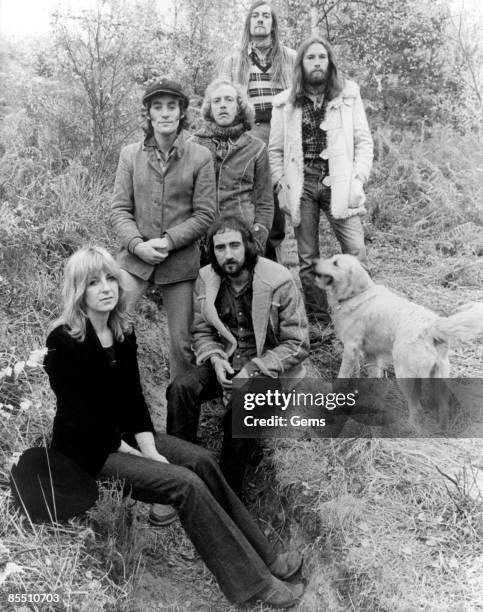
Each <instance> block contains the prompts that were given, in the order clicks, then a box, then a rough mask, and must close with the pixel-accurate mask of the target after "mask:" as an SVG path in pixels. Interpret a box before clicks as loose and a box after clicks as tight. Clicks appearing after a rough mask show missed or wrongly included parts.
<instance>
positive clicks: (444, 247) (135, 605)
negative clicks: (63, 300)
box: [0, 129, 483, 612]
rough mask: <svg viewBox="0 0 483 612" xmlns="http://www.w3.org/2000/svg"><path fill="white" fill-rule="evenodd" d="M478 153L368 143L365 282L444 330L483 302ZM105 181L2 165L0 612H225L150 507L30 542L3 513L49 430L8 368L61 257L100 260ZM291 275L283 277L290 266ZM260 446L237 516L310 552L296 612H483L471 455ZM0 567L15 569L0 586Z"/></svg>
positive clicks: (76, 169) (440, 145)
mask: <svg viewBox="0 0 483 612" xmlns="http://www.w3.org/2000/svg"><path fill="white" fill-rule="evenodd" d="M15 133H16V132H15V130H13V131H12V134H14V135H15ZM482 151H483V150H482V148H481V145H480V144H479V143H477V140H476V137H473V136H471V135H470V136H466V137H465V138H463V137H461V136H458V135H456V134H454V133H452V132H448V131H447V130H444V129H442V130H441V131H440V132H438V131H436V133H435V135H434V138H433V140H431V141H424V142H420V141H419V140H415V139H414V137H412V136H411V135H409V134H405V135H401V136H398V135H395V134H392V135H389V134H388V133H387V132H385V131H384V130H381V131H380V132H379V133H378V134H377V135H376V152H377V161H376V164H375V168H374V171H373V175H372V178H371V183H370V185H369V198H368V205H369V206H370V210H369V215H367V218H366V220H365V223H366V234H367V237H368V241H369V255H370V260H371V265H372V266H373V272H374V275H375V278H376V280H377V281H378V282H382V283H384V284H386V285H387V286H389V287H390V288H391V289H393V290H395V291H399V292H400V293H402V294H404V295H406V296H408V297H410V298H412V299H415V300H416V301H418V302H419V303H422V304H424V305H426V306H428V307H431V308H432V309H434V310H436V311H438V312H441V313H442V314H447V313H450V312H452V311H453V310H454V309H455V307H456V305H457V303H463V302H467V301H471V300H475V299H478V300H481V299H483V292H482V291H481V286H482V285H481V281H482V277H483V267H482V259H481V255H482V245H481V223H482V216H481V206H482V202H481V197H482V196H481V186H480V174H479V172H480V169H481V167H482V164H483V152H482ZM111 179H112V177H110V176H109V177H107V178H106V180H103V181H99V180H98V179H97V180H94V179H93V177H92V176H91V175H90V174H89V173H88V172H86V170H85V169H84V168H83V167H82V166H80V165H79V164H77V163H75V162H71V163H67V162H66V160H65V159H63V158H62V156H61V155H58V154H57V153H56V152H55V151H47V152H46V151H43V150H41V149H39V148H35V147H22V146H18V147H16V148H13V149H12V150H9V152H8V153H6V154H5V155H4V156H3V157H2V159H1V160H0V185H1V187H0V189H1V190H2V192H1V198H0V201H1V202H2V204H0V215H1V217H2V224H1V226H0V243H1V244H2V251H1V255H0V411H1V412H0V437H1V439H2V445H1V448H0V601H1V602H2V603H1V604H0V607H2V606H3V602H4V601H5V599H4V598H5V595H6V594H7V593H8V592H15V591H17V592H23V593H34V592H51V593H59V595H61V597H62V601H63V603H62V604H61V605H60V606H58V607H57V608H55V606H53V607H51V609H53V610H54V609H58V610H90V611H97V610H119V611H122V610H129V611H131V610H136V609H140V610H141V609H143V612H144V611H148V612H149V610H160V609H161V610H170V611H174V610H183V611H184V610H186V609H193V610H197V611H198V610H199V611H201V610H210V611H215V610H219V611H221V610H223V611H227V610H230V609H234V608H230V607H229V605H228V603H227V602H226V600H225V599H224V598H223V596H222V595H221V594H220V592H219V589H218V587H217V586H216V584H215V583H214V581H213V578H212V577H211V576H210V575H209V573H207V571H206V569H205V568H204V567H203V565H202V564H200V563H199V562H198V561H196V558H193V551H192V548H191V545H190V543H189V541H188V540H187V538H186V537H185V536H184V534H183V532H182V530H181V529H180V526H179V525H178V524H175V525H173V526H171V527H169V528H167V529H166V530H163V531H157V532H155V531H153V530H150V529H147V527H146V520H145V519H146V507H143V506H141V505H139V504H137V505H136V506H135V507H134V508H131V507H130V505H129V502H127V501H125V502H121V500H120V498H119V492H118V489H117V488H116V487H109V488H107V489H103V491H102V497H101V500H100V502H99V503H98V505H97V506H96V507H95V508H94V509H93V510H92V512H91V513H90V515H89V516H88V517H86V518H84V519H76V520H74V521H71V522H69V523H68V524H65V525H56V526H53V525H44V526H32V525H30V524H29V523H28V522H27V521H26V520H25V519H24V518H22V517H21V516H20V515H19V514H18V513H17V512H16V511H15V510H14V508H13V507H12V505H11V503H10V499H9V493H8V466H9V463H10V462H11V461H12V458H13V457H14V456H15V454H16V453H20V452H21V451H22V450H24V449H25V448H28V447H29V446H32V445H36V444H40V443H42V441H43V440H44V439H45V438H46V437H48V435H49V432H50V429H51V423H52V418H53V414H54V404H53V398H52V394H51V392H50V390H49V388H48V384H47V381H46V377H45V375H44V373H43V372H42V370H41V368H38V367H32V366H28V365H24V366H23V367H22V368H21V369H20V368H18V366H17V373H15V372H14V368H15V366H16V365H17V364H19V363H22V362H26V361H28V356H29V353H30V351H31V350H32V349H36V348H40V347H42V346H43V343H44V339H45V335H46V329H47V325H48V323H49V321H50V320H52V318H53V316H54V315H55V314H57V312H58V302H59V282H60V275H61V268H62V264H63V261H64V260H65V257H66V256H67V255H69V254H70V253H71V252H72V251H73V250H74V249H75V248H77V246H79V245H80V244H82V243H83V242H85V241H86V240H87V241H91V240H93V241H97V242H100V243H102V244H104V245H106V246H108V247H110V248H113V243H112V236H111V234H110V231H109V229H108V223H107V216H108V204H109V198H110V185H111ZM322 234H323V244H324V249H325V253H327V254H330V253H331V252H333V251H335V250H336V248H337V245H336V244H335V242H334V240H333V238H332V233H331V232H330V230H328V229H327V228H326V227H325V226H324V228H323V229H322ZM289 258H290V261H292V263H295V261H296V256H295V253H294V251H293V249H292V251H291V252H290V253H289ZM152 297H153V299H147V300H144V301H143V303H142V307H141V309H140V312H139V319H138V325H137V329H138V336H139V341H140V342H139V343H140V346H141V350H140V361H141V372H142V378H143V384H144V388H145V391H146V394H147V396H148V401H149V403H150V405H151V406H152V407H153V409H154V417H155V422H156V424H157V426H158V427H162V426H163V425H164V422H165V406H164V403H163V402H164V400H163V399H162V398H161V395H162V390H164V386H165V384H166V366H167V357H166V355H167V345H166V342H167V336H166V326H165V321H164V318H163V316H162V315H160V313H159V312H158V308H157V306H156V302H155V299H154V298H155V296H152ZM340 350H341V347H340V345H339V344H338V342H337V341H335V340H330V342H328V343H326V344H323V345H321V346H319V347H317V348H315V349H314V350H313V351H312V353H311V357H312V360H313V364H314V365H315V367H317V368H318V371H319V374H320V377H321V378H324V379H326V380H330V379H331V378H333V377H334V375H335V374H336V372H337V368H338V365H339V363H340ZM482 358H483V352H482V347H481V344H479V345H478V344H476V343H470V344H465V345H461V346H458V347H457V348H455V350H454V351H453V354H452V357H451V361H452V366H453V375H457V376H468V377H471V376H474V377H476V376H478V375H479V376H481V363H482ZM9 368H11V369H12V371H11V372H10V370H9ZM215 412H216V411H215V410H214V413H215ZM216 418H218V419H219V415H218V416H217V417H216ZM215 420H216V419H215ZM209 427H210V426H208V429H207V435H208V434H209V435H208V438H209V439H210V444H212V445H213V447H214V448H216V444H214V443H213V440H212V439H213V438H214V437H215V435H216V431H215V429H216V428H214V429H213V430H210V429H209ZM269 446H270V452H269V453H268V454H267V460H266V462H265V466H266V470H267V471H266V472H265V471H264V469H265V468H264V469H262V468H261V469H260V470H259V472H258V474H257V475H256V477H255V480H254V486H253V488H252V490H251V494H250V498H251V502H252V504H253V509H254V511H255V512H256V513H257V514H258V516H259V517H260V520H261V524H262V526H263V528H264V530H266V532H267V534H268V535H269V536H270V537H271V538H273V539H274V540H275V541H280V540H281V539H286V538H287V537H289V536H290V535H291V536H292V538H293V542H294V543H296V544H300V545H302V546H303V547H304V548H305V551H306V563H305V568H304V576H305V578H306V580H307V582H308V587H307V592H306V595H305V596H304V600H303V602H302V604H301V606H300V609H301V610H306V611H310V612H312V611H313V612H315V611H317V612H319V611H323V610H328V611H330V612H333V611H337V610H350V609H353V610H368V611H369V610H370V611H371V612H372V611H375V610H391V611H401V612H402V611H409V610H411V611H412V610H417V609H419V610H427V611H430V610H431V611H432V610H434V611H436V610H438V612H439V611H440V610H441V611H444V610H448V611H449V610H451V611H453V610H459V609H461V610H478V609H482V606H481V602H480V601H479V593H481V589H482V585H481V575H482V572H481V569H482V567H481V559H482V558H483V550H482V536H483V533H482V532H483V516H482V513H481V501H482V500H481V469H479V468H478V465H480V466H481V465H482V462H483V457H482V454H481V448H480V447H481V445H480V444H479V441H478V440H472V439H468V440H445V439H436V440H428V441H424V440H417V439H416V440H399V439H398V440H387V439H345V440H333V441H329V440H312V441H278V442H273V443H270V445H269ZM270 453H271V454H270ZM267 463H269V464H270V465H269V466H267ZM7 562H14V563H17V564H18V565H20V566H22V567H23V568H25V569H24V571H23V572H20V573H14V574H11V575H10V576H9V577H8V578H7V579H5V580H4V581H3V582H2V578H1V576H2V574H1V572H2V571H4V570H5V568H6V563H7ZM180 576H181V578H180ZM188 603H189V606H188ZM2 609H3V608H2ZM6 609H7V610H9V608H8V607H7V608H6ZM10 609H11V610H14V609H15V610H17V609H19V610H20V609H21V608H15V607H13V606H11V607H10ZM44 609H48V608H42V610H44ZM253 609H254V610H259V611H261V610H262V609H263V606H258V607H257V608H253Z"/></svg>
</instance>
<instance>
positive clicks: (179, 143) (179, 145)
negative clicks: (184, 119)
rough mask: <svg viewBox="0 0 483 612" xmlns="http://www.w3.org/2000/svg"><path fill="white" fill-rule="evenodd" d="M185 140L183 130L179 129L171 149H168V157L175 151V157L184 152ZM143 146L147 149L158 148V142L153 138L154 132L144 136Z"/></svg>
mask: <svg viewBox="0 0 483 612" xmlns="http://www.w3.org/2000/svg"><path fill="white" fill-rule="evenodd" d="M185 141H186V134H185V131H184V130H181V132H180V133H179V134H178V135H177V136H176V140H175V141H174V142H173V144H172V146H171V149H170V150H169V153H168V157H169V156H170V155H172V154H174V153H176V155H177V157H178V158H180V157H181V156H182V155H183V153H184V147H185ZM144 148H145V149H148V148H152V149H158V144H157V142H156V139H155V138H154V134H151V136H147V137H146V138H145V140H144Z"/></svg>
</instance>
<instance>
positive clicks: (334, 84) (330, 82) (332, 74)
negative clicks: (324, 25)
mask: <svg viewBox="0 0 483 612" xmlns="http://www.w3.org/2000/svg"><path fill="white" fill-rule="evenodd" d="M314 43H319V44H321V45H322V46H323V47H324V48H325V50H326V51H327V56H328V60H329V65H328V67H327V78H326V81H325V96H326V97H327V99H328V100H333V99H334V98H336V97H337V96H338V95H339V94H340V92H341V91H342V90H343V89H344V78H343V76H342V75H339V71H338V69H337V64H336V63H335V57H334V51H333V49H332V47H331V46H330V44H329V43H328V42H327V41H326V40H325V39H324V38H322V37H321V36H312V37H310V38H307V40H304V41H303V43H302V44H301V45H300V47H299V48H298V49H297V56H296V57H295V65H294V69H293V77H292V88H291V91H290V98H289V101H290V102H291V103H292V104H293V105H294V106H301V105H302V100H303V97H304V94H305V87H304V86H305V79H304V67H303V61H304V56H305V53H306V52H307V49H308V48H309V47H310V45H313V44H314Z"/></svg>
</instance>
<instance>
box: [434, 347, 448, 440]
mask: <svg viewBox="0 0 483 612" xmlns="http://www.w3.org/2000/svg"><path fill="white" fill-rule="evenodd" d="M446 354H447V351H446ZM445 357H446V358H445ZM431 376H432V378H431V379H430V380H431V394H432V396H433V398H434V401H435V403H436V405H437V406H438V422H439V426H440V427H441V429H442V430H443V431H444V430H446V429H447V427H448V419H449V408H450V397H451V392H450V390H449V389H448V386H447V384H446V382H445V380H444V379H445V378H449V360H448V358H447V356H443V357H442V358H441V357H440V358H439V359H438V361H437V363H436V365H435V366H434V368H433V370H432V371H431Z"/></svg>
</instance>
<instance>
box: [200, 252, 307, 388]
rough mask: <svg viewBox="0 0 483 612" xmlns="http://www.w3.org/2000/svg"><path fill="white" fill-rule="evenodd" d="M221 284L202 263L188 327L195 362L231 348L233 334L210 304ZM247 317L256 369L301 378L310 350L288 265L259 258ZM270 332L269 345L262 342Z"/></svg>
mask: <svg viewBox="0 0 483 612" xmlns="http://www.w3.org/2000/svg"><path fill="white" fill-rule="evenodd" d="M220 284H221V277H220V276H219V275H218V274H217V273H216V272H215V271H214V269H213V268H212V266H211V265H208V266H205V267H203V268H201V270H200V273H199V276H198V278H197V280H196V285H195V294H194V319H193V325H192V328H191V332H192V341H193V350H194V352H195V355H196V360H197V364H198V365H201V364H202V363H204V362H205V361H206V360H207V359H209V358H210V357H211V355H215V354H219V355H221V356H222V357H223V358H225V359H229V358H230V357H231V355H233V353H234V352H235V350H236V346H237V343H236V339H235V337H234V336H233V334H232V333H231V332H230V330H229V329H228V328H227V327H226V326H225V325H224V324H223V323H222V321H221V320H220V317H219V316H218V313H217V312H216V308H215V300H216V296H217V295H218V291H219V289H220ZM252 322H253V331H254V334H255V341H256V346H257V356H256V357H255V358H254V359H253V363H254V364H255V365H256V366H257V367H258V369H259V370H260V372H261V373H262V374H265V375H266V376H270V377H272V378H279V377H281V378H288V379H290V378H301V377H303V376H304V375H305V367H304V366H303V361H304V360H305V358H306V357H307V356H308V354H309V336H308V326H307V316H306V314H305V307H304V303H303V299H302V297H301V294H300V291H299V290H298V288H297V285H296V283H295V280H294V278H293V276H292V275H291V273H290V272H289V271H288V270H287V268H284V267H283V266H281V265H280V264H278V263H275V262H274V261H270V260H269V259H265V258H264V257H259V258H258V261H257V264H256V265H255V269H254V274H253V302H252ZM269 326H270V332H271V333H270V334H268V329H269ZM269 336H270V337H272V338H275V342H274V346H270V345H269V344H267V339H268V337H269Z"/></svg>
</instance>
